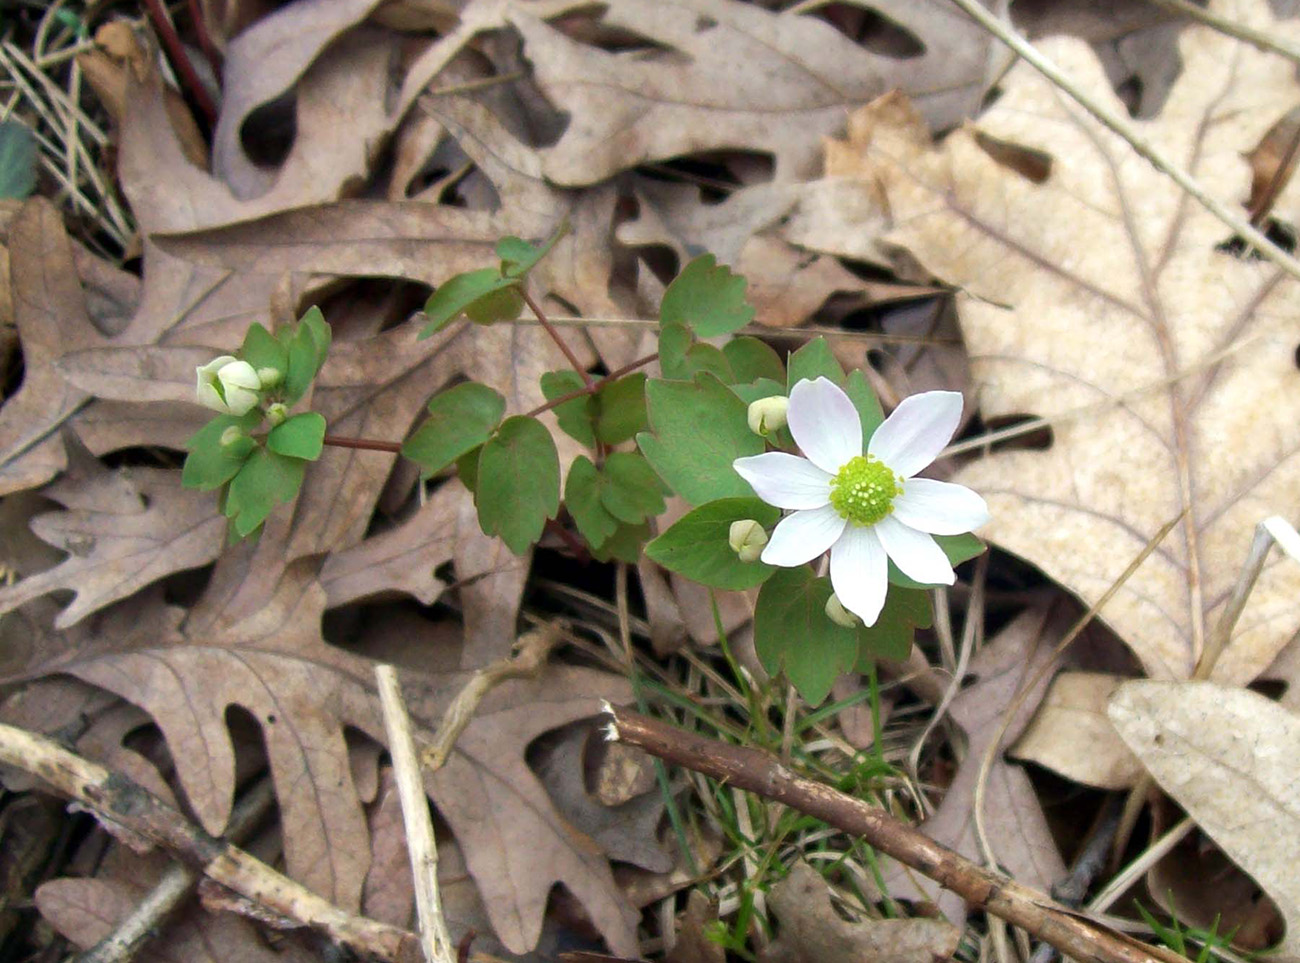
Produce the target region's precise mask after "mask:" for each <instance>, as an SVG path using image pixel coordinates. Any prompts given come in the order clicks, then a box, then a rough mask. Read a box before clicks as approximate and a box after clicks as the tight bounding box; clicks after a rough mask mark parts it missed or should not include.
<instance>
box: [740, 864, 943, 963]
mask: <svg viewBox="0 0 1300 963" xmlns="http://www.w3.org/2000/svg"><path fill="white" fill-rule="evenodd" d="M767 899H768V904H769V906H770V907H771V910H772V913H773V914H774V915H775V916H776V918H777V920H778V921H779V922H780V924H781V932H780V935H779V936H777V938H776V939H775V940H773V941H772V943H771V944H770V945H769V946H768V947H767V948H766V949H765V950H764V951H763V953H762V954H761V955H760V956H759V959H760V960H762V961H763V963H821V961H823V960H856V959H866V960H872V961H875V963H934V961H935V960H946V959H948V958H949V957H950V956H952V954H953V953H954V952H956V950H957V943H958V941H959V940H960V939H961V930H960V929H959V928H958V927H956V926H953V925H952V924H951V923H945V922H943V921H942V920H929V919H920V918H918V919H901V920H900V919H894V920H881V919H861V920H858V921H856V922H850V921H849V920H846V919H844V918H842V917H841V916H840V914H839V913H837V912H836V910H835V906H834V905H833V902H832V889H831V887H830V886H828V885H827V883H826V880H824V879H822V877H821V875H820V874H819V873H818V872H817V871H816V870H815V869H813V868H812V867H811V866H809V865H808V864H807V863H804V862H798V863H795V864H794V866H793V867H791V869H790V875H789V876H787V877H786V878H785V879H783V880H781V882H779V883H777V884H776V885H775V886H773V887H772V891H771V892H770V893H769V894H768V897H767Z"/></svg>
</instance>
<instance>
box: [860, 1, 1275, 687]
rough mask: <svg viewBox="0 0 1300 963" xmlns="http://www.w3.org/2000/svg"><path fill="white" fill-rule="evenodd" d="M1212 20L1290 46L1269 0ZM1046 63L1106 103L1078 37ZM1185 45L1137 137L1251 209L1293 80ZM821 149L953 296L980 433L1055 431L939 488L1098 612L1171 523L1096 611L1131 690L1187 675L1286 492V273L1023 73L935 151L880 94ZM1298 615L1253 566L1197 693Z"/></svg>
mask: <svg viewBox="0 0 1300 963" xmlns="http://www.w3.org/2000/svg"><path fill="white" fill-rule="evenodd" d="M1212 6H1213V8H1214V9H1215V10H1216V11H1217V12H1219V13H1221V14H1224V15H1226V16H1229V17H1231V18H1232V19H1234V20H1237V21H1241V22H1245V23H1248V24H1252V25H1254V26H1256V27H1258V28H1260V29H1263V30H1264V31H1265V32H1268V33H1270V34H1276V35H1279V36H1298V35H1300V23H1297V22H1296V21H1292V20H1285V21H1277V22H1274V21H1273V20H1272V17H1271V15H1270V13H1269V10H1268V6H1267V4H1265V3H1263V2H1262V0H1260V2H1257V0H1239V2H1236V0H1234V2H1227V0H1225V2H1220V3H1216V4H1213V5H1212ZM1043 46H1044V49H1045V51H1046V52H1047V53H1048V55H1049V56H1050V57H1052V58H1053V59H1054V60H1055V61H1056V62H1057V63H1058V64H1060V65H1061V66H1062V67H1063V69H1064V70H1065V71H1066V72H1067V73H1068V74H1070V76H1072V77H1073V78H1074V79H1075V80H1076V82H1078V83H1080V84H1082V85H1083V86H1084V87H1085V88H1087V89H1088V90H1089V91H1090V92H1091V94H1092V95H1093V96H1095V97H1099V98H1101V99H1103V100H1105V101H1107V102H1109V103H1111V104H1112V105H1113V109H1116V110H1122V108H1121V107H1120V106H1119V104H1118V103H1116V101H1115V97H1114V95H1113V94H1112V93H1111V91H1110V88H1109V85H1108V84H1107V83H1106V79H1105V77H1104V75H1103V73H1102V71H1101V68H1100V66H1099V65H1098V63H1097V60H1096V58H1095V57H1094V55H1093V54H1092V52H1091V51H1090V50H1089V49H1088V48H1087V47H1086V46H1084V45H1083V44H1081V43H1079V42H1075V41H1070V40H1066V39H1059V40H1053V41H1046V42H1044V45H1043ZM1181 51H1182V59H1183V63H1184V71H1183V74H1182V77H1181V79H1180V80H1179V82H1178V83H1177V84H1176V85H1175V86H1174V88H1173V89H1172V91H1171V92H1170V94H1169V98H1168V100H1167V102H1166V103H1165V106H1164V108H1163V110H1162V111H1161V112H1160V115H1159V116H1158V117H1157V118H1156V119H1153V120H1151V121H1146V122H1140V123H1139V124H1138V126H1139V127H1140V128H1141V129H1142V133H1143V135H1144V136H1146V137H1148V138H1149V139H1150V140H1151V141H1152V142H1153V143H1155V144H1157V145H1159V147H1160V148H1161V149H1162V150H1163V151H1165V152H1166V153H1167V154H1169V155H1172V156H1175V157H1178V158H1181V159H1183V162H1184V163H1186V164H1187V165H1188V166H1189V167H1190V169H1191V171H1192V173H1193V174H1194V176H1195V177H1196V178H1197V179H1198V181H1199V182H1200V183H1201V184H1202V185H1203V186H1204V187H1206V188H1207V189H1208V190H1209V191H1210V192H1212V193H1213V194H1214V195H1215V196H1217V197H1219V198H1220V199H1222V200H1223V201H1224V202H1225V203H1228V204H1240V203H1243V202H1244V201H1245V200H1246V197H1247V194H1248V191H1249V184H1250V168H1249V165H1248V163H1247V162H1246V160H1245V159H1244V158H1243V156H1242V155H1243V152H1247V151H1249V150H1250V149H1251V148H1252V147H1254V145H1255V144H1256V143H1258V142H1259V140H1260V138H1261V136H1262V135H1263V134H1264V132H1265V131H1266V130H1267V129H1268V128H1269V126H1270V125H1271V124H1272V123H1273V122H1274V121H1276V120H1277V119H1278V117H1279V116H1280V115H1282V114H1283V113H1285V112H1286V111H1287V110H1289V109H1290V108H1291V107H1292V106H1293V105H1294V103H1295V102H1296V100H1297V98H1300V85H1297V83H1296V80H1295V77H1294V75H1293V72H1292V70H1291V68H1290V64H1289V63H1287V62H1286V61H1285V60H1284V59H1283V58H1278V57H1275V56H1272V55H1266V54H1264V53H1261V52H1259V51H1257V50H1254V49H1253V48H1251V47H1250V46H1249V45H1247V44H1242V43H1239V42H1237V41H1235V40H1233V39H1231V38H1228V37H1225V36H1223V35H1222V34H1219V33H1217V32H1215V31H1213V30H1209V29H1204V28H1199V27H1193V28H1189V29H1188V31H1187V32H1186V33H1185V35H1184V37H1183V41H1182V47H1181ZM981 136H985V137H991V138H994V139H996V140H998V141H1000V142H1004V143H1008V144H1015V145H1020V146H1023V147H1026V148H1030V149H1032V150H1035V151H1039V152H1041V153H1043V154H1044V155H1046V156H1047V157H1048V158H1050V173H1049V174H1048V176H1047V177H1046V179H1045V180H1043V181H1042V182H1041V183H1035V182H1034V181H1033V180H1030V179H1027V178H1025V177H1024V176H1022V175H1021V174H1020V173H1018V172H1017V171H1015V170H1013V169H1009V168H1007V167H1004V166H1002V165H1000V164H999V163H998V161H997V160H995V159H994V158H993V157H992V156H990V155H989V154H988V153H987V152H986V151H985V150H984V149H983V148H982V147H981V146H980V137H981ZM835 153H836V154H837V155H839V160H840V164H839V166H838V168H837V169H838V173H839V175H840V176H841V177H846V178H847V177H855V178H858V179H859V190H860V191H862V192H864V193H867V194H869V195H871V196H875V197H879V198H883V199H884V202H885V203H886V204H887V209H888V211H889V212H890V217H891V219H892V225H893V229H892V231H891V232H890V233H889V234H888V235H887V237H886V240H887V241H888V242H889V243H891V244H895V245H901V246H902V247H904V248H906V249H907V251H909V252H910V254H911V255H912V256H914V257H915V258H916V259H918V260H919V261H920V262H921V263H922V264H923V265H924V266H925V267H926V268H927V269H928V270H929V271H931V272H933V273H934V274H935V275H937V276H939V277H941V278H942V279H944V280H946V281H949V282H951V283H954V284H957V285H959V286H961V287H962V288H963V289H964V290H965V292H966V293H965V294H964V295H963V296H961V297H960V299H959V309H960V314H961V325H962V331H963V334H964V335H965V339H966V343H967V345H968V346H969V348H970V354H971V367H972V378H973V381H974V383H975V384H976V385H977V386H978V390H979V398H980V407H981V410H982V412H983V415H984V417H985V418H986V419H991V418H1004V417H1010V416H1023V415H1037V416H1044V417H1047V418H1052V419H1057V420H1056V421H1055V422H1054V423H1053V425H1052V432H1053V441H1052V445H1051V447H1050V448H1049V449H1048V450H1046V451H1027V450H1019V451H1003V452H998V453H995V454H993V455H992V456H990V457H987V458H984V459H981V460H979V461H976V462H974V463H972V464H970V465H969V466H967V467H965V468H964V469H962V471H961V472H959V473H958V475H957V476H956V478H955V480H956V481H959V482H961V483H962V484H964V485H969V486H971V487H972V488H974V489H975V490H977V491H979V492H981V493H982V494H983V495H984V496H985V497H986V498H987V500H988V502H989V505H990V508H991V510H992V513H993V521H992V523H991V524H990V525H989V526H987V527H986V528H985V529H984V530H983V532H982V534H985V535H986V536H987V537H988V538H990V539H992V540H993V541H995V542H997V543H998V544H1000V545H1002V546H1004V547H1005V548H1007V549H1009V550H1010V551H1012V552H1015V553H1016V554H1018V555H1021V556H1023V557H1024V558H1026V559H1028V560H1029V561H1031V562H1033V563H1034V564H1036V565H1038V566H1039V567H1040V568H1042V569H1043V571H1044V572H1045V573H1046V574H1047V575H1048V576H1049V577H1050V578H1052V579H1055V580H1056V581H1058V582H1060V583H1061V584H1063V585H1065V586H1066V587H1068V588H1069V589H1070V590H1071V591H1073V592H1075V593H1077V594H1078V595H1079V596H1080V597H1082V598H1083V599H1084V600H1085V601H1088V602H1092V601H1096V600H1097V599H1098V598H1099V597H1100V596H1101V594H1102V592H1104V591H1105V590H1106V589H1107V588H1108V587H1109V586H1110V585H1111V584H1112V583H1113V582H1115V580H1116V579H1117V578H1118V577H1119V575H1120V574H1121V573H1122V572H1123V571H1124V569H1125V567H1126V566H1127V565H1128V564H1129V563H1130V561H1131V560H1132V559H1134V558H1135V557H1136V556H1137V555H1138V553H1139V552H1140V551H1141V550H1142V548H1143V547H1144V546H1145V545H1146V543H1147V542H1148V541H1149V540H1150V539H1151V538H1152V537H1153V536H1154V534H1155V533H1156V531H1157V530H1158V529H1159V528H1160V527H1161V526H1162V525H1164V524H1165V523H1166V522H1168V521H1169V520H1170V519H1172V518H1174V517H1175V516H1178V515H1179V513H1185V514H1184V515H1183V517H1182V520H1181V522H1180V523H1179V525H1178V527H1177V528H1176V529H1175V531H1174V533H1173V534H1172V535H1171V536H1170V537H1169V538H1168V539H1166V541H1165V543H1164V544H1163V545H1161V546H1159V547H1158V548H1157V549H1156V550H1155V552H1154V554H1153V555H1152V556H1151V557H1150V558H1149V559H1148V560H1147V561H1146V562H1145V564H1144V565H1143V566H1142V567H1141V568H1140V569H1139V570H1138V571H1137V573H1136V574H1135V575H1134V576H1133V577H1132V578H1131V579H1129V581H1128V582H1127V583H1126V584H1125V586H1124V587H1123V588H1122V589H1121V590H1120V592H1119V594H1118V595H1117V596H1116V597H1115V598H1114V599H1113V600H1112V601H1111V602H1110V603H1109V604H1108V605H1107V606H1106V608H1105V610H1104V611H1103V612H1102V613H1101V616H1102V618H1104V619H1105V620H1106V621H1107V622H1108V623H1109V624H1110V625H1111V626H1113V627H1114V628H1115V630H1116V631H1117V632H1118V633H1119V635H1120V636H1121V637H1122V638H1123V639H1124V640H1125V642H1127V643H1128V644H1129V645H1130V646H1131V647H1132V648H1133V650H1134V652H1136V653H1137V655H1138V657H1139V658H1140V659H1141V662H1142V665H1143V668H1144V669H1145V670H1146V672H1147V674H1148V675H1150V676H1152V677H1154V678H1166V679H1167V678H1175V679H1176V678H1187V677H1189V676H1190V675H1191V673H1192V671H1193V667H1194V666H1195V665H1196V662H1197V660H1198V659H1199V658H1200V655H1201V651H1202V646H1203V644H1204V639H1205V637H1206V634H1207V632H1208V627H1209V626H1211V625H1213V624H1214V622H1215V619H1216V617H1217V615H1218V613H1219V612H1220V611H1221V610H1222V608H1223V605H1224V602H1225V599H1226V598H1227V594H1228V592H1229V589H1230V587H1231V585H1232V584H1233V582H1234V580H1235V578H1236V576H1237V572H1238V570H1239V568H1240V565H1241V563H1242V560H1243V559H1244V558H1245V556H1246V551H1247V548H1248V546H1249V544H1250V539H1251V536H1252V533H1253V530H1254V526H1255V524H1256V523H1257V522H1258V521H1259V520H1260V519H1261V518H1262V517H1263V516H1265V515H1268V514H1270V513H1273V512H1278V511H1282V512H1289V511H1291V510H1293V506H1294V505H1295V504H1296V503H1297V502H1298V501H1300V391H1297V390H1296V370H1295V349H1296V342H1297V338H1296V336H1295V330H1296V313H1295V307H1294V305H1295V301H1296V296H1295V290H1296V289H1295V282H1293V281H1290V280H1285V279H1284V275H1282V273H1281V272H1280V271H1279V270H1277V269H1276V268H1274V267H1272V266H1271V265H1269V264H1268V263H1267V262H1265V261H1262V260H1256V259H1253V258H1251V257H1249V256H1238V255H1236V254H1234V253H1232V251H1231V250H1229V249H1227V248H1225V247H1224V242H1226V241H1228V240H1229V238H1228V237H1227V236H1226V232H1225V230H1224V228H1223V226H1222V225H1221V224H1220V223H1219V222H1218V221H1217V220H1216V219H1215V218H1213V217H1212V216H1211V215H1210V214H1208V213H1207V212H1206V211H1205V210H1204V209H1203V208H1202V207H1201V206H1199V205H1198V204H1197V203H1196V202H1194V201H1193V200H1191V199H1190V198H1189V197H1188V196H1187V195H1186V194H1185V193H1184V192H1183V191H1182V190H1181V189H1180V188H1178V187H1177V186H1176V185H1174V184H1173V182H1172V181H1170V180H1169V179H1168V178H1166V177H1164V176H1163V175H1160V174H1158V173H1157V172H1156V171H1155V170H1154V169H1153V168H1152V167H1151V166H1150V165H1149V164H1148V163H1147V162H1146V161H1145V160H1142V159H1141V158H1140V157H1138V156H1137V155H1136V154H1135V153H1134V152H1133V151H1132V150H1131V149H1130V148H1129V147H1128V145H1127V144H1125V143H1124V142H1123V141H1121V140H1120V139H1119V138H1118V137H1116V136H1115V135H1113V134H1111V133H1110V132H1108V131H1106V130H1105V129H1103V128H1101V127H1100V126H1099V125H1098V124H1097V123H1096V122H1095V121H1093V120H1092V119H1091V117H1090V116H1089V115H1087V114H1086V113H1085V112H1084V111H1083V110H1082V109H1081V108H1079V107H1078V106H1076V105H1075V104H1074V103H1073V102H1072V101H1071V100H1069V99H1068V98H1067V97H1066V96H1064V95H1063V94H1062V93H1061V92H1060V91H1059V90H1057V89H1056V88H1055V87H1053V86H1052V85H1051V84H1049V83H1048V82H1047V81H1046V80H1044V79H1043V78H1042V77H1041V76H1040V75H1038V74H1037V73H1036V72H1034V71H1033V70H1032V69H1030V68H1029V67H1028V66H1027V65H1024V64H1022V65H1020V66H1018V67H1017V68H1016V69H1014V70H1013V71H1012V72H1011V73H1010V74H1009V75H1008V77H1007V78H1006V81H1005V84H1004V86H1003V95H1002V97H1001V98H1000V99H999V100H998V101H997V102H996V103H995V104H994V105H993V107H992V108H991V109H990V110H989V111H988V112H987V113H985V114H984V115H983V116H982V117H981V118H980V120H979V122H978V125H977V126H971V127H969V128H964V129H962V130H959V131H956V132H954V133H953V134H952V136H950V137H948V138H947V139H946V140H945V142H944V144H943V146H942V148H941V149H937V150H936V149H933V148H931V146H930V139H929V136H928V134H927V133H926V132H925V130H924V128H923V127H922V126H921V124H920V121H919V119H918V118H917V117H916V115H915V114H914V113H913V112H912V111H911V110H910V108H909V107H908V106H907V105H906V103H905V102H904V101H903V100H902V99H901V98H898V97H890V98H885V99H882V100H881V101H880V102H878V103H876V104H874V105H873V106H872V107H871V108H870V109H868V110H865V111H863V112H861V113H859V114H857V115H856V116H855V117H854V119H853V120H852V122H851V125H850V141H849V143H848V144H841V145H838V146H837V147H836V148H835ZM1297 196H1300V195H1298V193H1297V191H1296V190H1295V189H1294V188H1291V189H1289V190H1288V192H1287V193H1285V194H1284V195H1283V197H1282V198H1281V199H1280V201H1279V203H1278V205H1277V207H1276V208H1275V211H1279V212H1281V211H1285V212H1292V211H1294V209H1295V204H1296V199H1297ZM1288 216H1289V214H1288ZM1080 411H1082V412H1083V413H1081V414H1076V412H1080ZM1298 624H1300V568H1297V567H1296V566H1295V565H1293V564H1285V565H1284V564H1270V565H1269V566H1268V567H1267V568H1266V570H1265V572H1264V575H1263V577H1262V578H1261V580H1260V582H1259V584H1258V585H1257V586H1256V589H1255V593H1254V595H1253V596H1252V598H1251V600H1250V604H1249V606H1248V607H1247V609H1246V612H1245V615H1244V617H1243V619H1242V620H1241V622H1240V623H1239V624H1238V628H1237V630H1236V634H1235V636H1234V637H1233V639H1232V641H1231V643H1230V644H1229V646H1228V648H1227V650H1226V651H1225V652H1224V654H1223V657H1222V658H1221V659H1219V661H1218V663H1217V664H1216V666H1215V676H1214V677H1215V678H1217V679H1221V680H1223V681H1225V682H1238V683H1240V682H1243V681H1247V680H1249V679H1252V678H1254V677H1255V676H1256V675H1257V674H1258V673H1259V672H1260V671H1261V670H1262V669H1263V668H1264V667H1265V666H1267V665H1268V664H1269V662H1270V661H1271V660H1272V658H1273V656H1274V655H1275V654H1276V653H1277V652H1278V650H1279V649H1280V648H1281V647H1282V645H1283V644H1284V643H1285V642H1286V640H1287V639H1289V638H1290V637H1291V635H1292V633H1293V632H1294V631H1295V629H1296V627H1297V625H1298Z"/></svg>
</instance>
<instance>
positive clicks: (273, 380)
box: [257, 367, 284, 388]
mask: <svg viewBox="0 0 1300 963" xmlns="http://www.w3.org/2000/svg"><path fill="white" fill-rule="evenodd" d="M257 380H258V381H260V382H261V383H262V387H263V388H274V387H275V386H276V385H278V384H279V383H280V382H281V381H283V380H284V372H283V371H281V370H280V369H279V368H271V367H267V368H258V369H257Z"/></svg>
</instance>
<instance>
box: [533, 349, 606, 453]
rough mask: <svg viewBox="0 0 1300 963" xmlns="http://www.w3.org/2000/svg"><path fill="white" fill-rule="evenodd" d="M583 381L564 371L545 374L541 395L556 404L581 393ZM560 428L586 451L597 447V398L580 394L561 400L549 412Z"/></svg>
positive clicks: (574, 374) (579, 376)
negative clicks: (574, 393)
mask: <svg viewBox="0 0 1300 963" xmlns="http://www.w3.org/2000/svg"><path fill="white" fill-rule="evenodd" d="M584 384H585V382H584V381H583V380H582V375H580V374H578V372H576V371H574V370H572V369H571V368H566V369H564V370H562V371H547V372H546V373H545V374H543V375H542V378H541V385H542V394H544V395H545V396H546V400H547V401H552V402H553V401H555V400H556V399H557V398H563V397H564V396H565V395H568V394H573V392H575V391H578V390H580V389H581V388H582V387H583V386H584ZM551 411H553V412H554V413H555V420H556V421H557V422H558V423H559V425H560V429H561V430H562V431H563V432H564V433H565V434H567V435H568V436H569V437H570V438H573V439H574V440H575V441H578V442H581V443H582V444H584V445H586V446H587V447H588V448H595V447H596V417H597V409H596V399H595V398H594V397H593V396H592V395H579V396H578V397H576V398H570V399H569V400H568V401H562V402H560V403H559V404H558V405H556V406H555V407H554V408H552V409H551Z"/></svg>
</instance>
